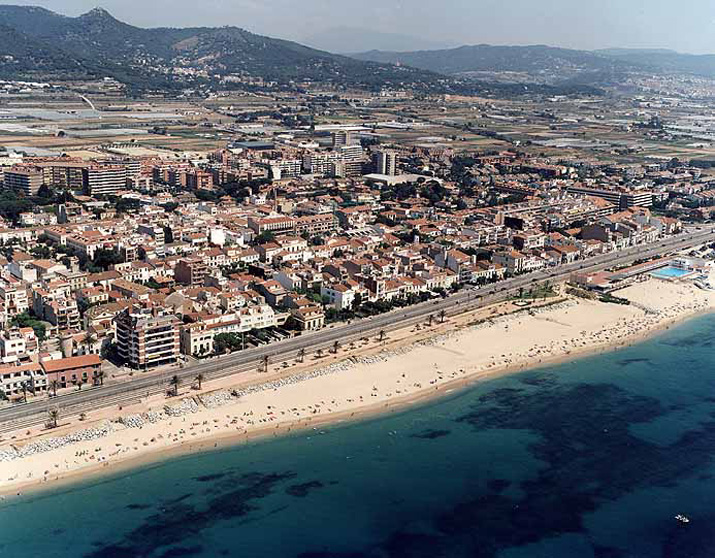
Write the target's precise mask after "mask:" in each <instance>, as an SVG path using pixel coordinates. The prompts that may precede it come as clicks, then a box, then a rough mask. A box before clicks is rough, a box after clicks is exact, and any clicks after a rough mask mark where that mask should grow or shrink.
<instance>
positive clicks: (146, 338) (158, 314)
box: [115, 306, 179, 369]
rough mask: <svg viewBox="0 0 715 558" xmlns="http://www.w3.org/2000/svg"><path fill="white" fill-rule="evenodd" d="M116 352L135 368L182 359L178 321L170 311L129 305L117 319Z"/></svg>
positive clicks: (149, 366) (159, 364)
mask: <svg viewBox="0 0 715 558" xmlns="http://www.w3.org/2000/svg"><path fill="white" fill-rule="evenodd" d="M115 322H116V326H117V352H118V353H119V356H120V357H121V358H122V359H123V360H124V361H125V362H126V363H127V364H128V365H129V366H130V367H132V368H137V369H141V368H144V369H146V368H151V367H154V366H161V365H164V364H170V363H172V362H176V360H177V359H178V357H179V320H178V319H177V318H176V317H175V316H174V315H173V314H172V313H170V312H169V311H167V310H162V309H157V308H142V307H140V306H130V307H129V308H127V309H126V310H124V311H123V312H122V313H120V314H119V315H118V316H117V317H116V318H115Z"/></svg>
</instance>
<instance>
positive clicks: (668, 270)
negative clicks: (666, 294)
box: [651, 266, 693, 279]
mask: <svg viewBox="0 0 715 558" xmlns="http://www.w3.org/2000/svg"><path fill="white" fill-rule="evenodd" d="M692 273H693V272H692V271H690V270H687V269H680V268H677V267H673V266H668V267H664V268H663V269H659V270H657V271H654V272H653V273H651V275H653V276H655V277H660V278H661V279H679V278H681V277H685V276H686V275H690V274H692Z"/></svg>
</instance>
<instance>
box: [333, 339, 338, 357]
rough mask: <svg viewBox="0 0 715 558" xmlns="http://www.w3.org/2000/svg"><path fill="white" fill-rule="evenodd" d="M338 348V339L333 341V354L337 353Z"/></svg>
mask: <svg viewBox="0 0 715 558" xmlns="http://www.w3.org/2000/svg"><path fill="white" fill-rule="evenodd" d="M338 349H340V341H336V342H335V343H333V354H334V355H337V354H338Z"/></svg>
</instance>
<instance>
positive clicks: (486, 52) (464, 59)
mask: <svg viewBox="0 0 715 558" xmlns="http://www.w3.org/2000/svg"><path fill="white" fill-rule="evenodd" d="M353 56H355V57H356V58H357V59H359V60H365V61H368V60H369V61H373V62H380V63H385V64H398V65H406V66H412V67H414V68H420V69H423V70H426V71H432V72H440V73H444V74H452V75H473V74H484V73H505V72H508V73H512V74H523V76H524V81H529V80H533V81H536V82H541V83H560V82H565V81H567V80H571V79H573V78H575V77H577V76H579V75H580V74H584V73H594V74H596V73H597V74H598V75H600V76H603V75H611V74H614V73H618V72H625V71H627V70H629V69H631V68H632V65H631V64H630V63H629V62H628V61H626V60H620V59H616V58H613V57H609V56H605V55H600V54H597V53H592V52H587V51H581V50H571V49H566V48H557V47H549V46H544V45H535V46H492V45H472V46H462V47H458V48H453V49H442V50H427V51H424V50H423V51H415V52H382V51H369V52H364V53H361V54H356V55H353Z"/></svg>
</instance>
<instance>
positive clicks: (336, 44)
mask: <svg viewBox="0 0 715 558" xmlns="http://www.w3.org/2000/svg"><path fill="white" fill-rule="evenodd" d="M302 42H303V43H305V44H307V45H310V46H312V47H314V48H318V49H320V50H327V51H328V52H335V53H339V54H349V53H353V52H363V51H366V50H386V51H398V52H405V51H412V50H434V49H442V48H449V47H451V46H455V45H454V43H452V44H447V43H444V42H442V43H440V42H437V41H431V40H429V39H425V38H424V37H415V36H412V35H403V34H400V33H384V32H381V31H374V30H372V29H361V28H356V27H333V28H330V29H325V30H323V31H320V32H318V33H314V34H312V35H310V36H308V37H305V38H304V39H303V40H302Z"/></svg>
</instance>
